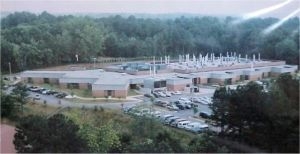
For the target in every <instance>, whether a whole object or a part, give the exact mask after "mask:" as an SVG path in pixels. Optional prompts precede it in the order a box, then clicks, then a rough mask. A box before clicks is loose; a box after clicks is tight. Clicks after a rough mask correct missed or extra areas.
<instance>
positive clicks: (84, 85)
mask: <svg viewBox="0 0 300 154" xmlns="http://www.w3.org/2000/svg"><path fill="white" fill-rule="evenodd" d="M88 88H89V87H88V83H79V89H88Z"/></svg>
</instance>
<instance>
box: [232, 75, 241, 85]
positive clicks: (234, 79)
mask: <svg viewBox="0 0 300 154" xmlns="http://www.w3.org/2000/svg"><path fill="white" fill-rule="evenodd" d="M239 80H240V76H239V75H238V76H235V77H233V78H232V80H231V82H232V84H235V83H236V82H237V81H239Z"/></svg>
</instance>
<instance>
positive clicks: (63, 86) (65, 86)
mask: <svg viewBox="0 0 300 154" xmlns="http://www.w3.org/2000/svg"><path fill="white" fill-rule="evenodd" d="M59 86H60V88H65V89H66V88H68V86H67V83H60V84H59Z"/></svg>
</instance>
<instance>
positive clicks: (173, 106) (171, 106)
mask: <svg viewBox="0 0 300 154" xmlns="http://www.w3.org/2000/svg"><path fill="white" fill-rule="evenodd" d="M167 108H168V109H169V110H174V111H178V110H179V108H178V107H177V106H176V105H167Z"/></svg>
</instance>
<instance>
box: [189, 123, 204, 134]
mask: <svg viewBox="0 0 300 154" xmlns="http://www.w3.org/2000/svg"><path fill="white" fill-rule="evenodd" d="M184 129H186V130H187V131H191V132H194V133H200V132H202V131H204V130H207V129H208V125H207V124H202V123H200V122H192V123H189V124H187V125H186V126H185V127H184Z"/></svg>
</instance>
